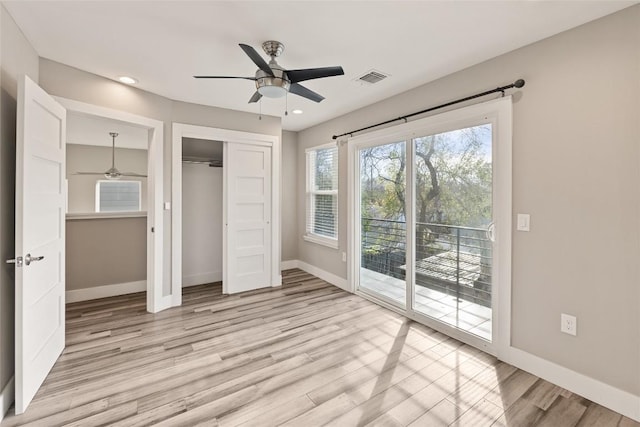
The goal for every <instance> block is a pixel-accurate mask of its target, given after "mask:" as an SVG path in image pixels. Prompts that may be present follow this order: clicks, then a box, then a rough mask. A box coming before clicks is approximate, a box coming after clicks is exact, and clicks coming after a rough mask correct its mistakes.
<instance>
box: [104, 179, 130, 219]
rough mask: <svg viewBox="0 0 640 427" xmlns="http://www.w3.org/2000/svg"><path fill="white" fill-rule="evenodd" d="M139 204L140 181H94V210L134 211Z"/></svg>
mask: <svg viewBox="0 0 640 427" xmlns="http://www.w3.org/2000/svg"><path fill="white" fill-rule="evenodd" d="M140 206H141V203H140V181H102V180H99V181H98V182H97V183H96V212H136V211H139V210H140Z"/></svg>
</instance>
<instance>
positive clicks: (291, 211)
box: [281, 131, 298, 261]
mask: <svg viewBox="0 0 640 427" xmlns="http://www.w3.org/2000/svg"><path fill="white" fill-rule="evenodd" d="M297 152H298V134H297V132H289V131H283V132H282V162H281V165H282V191H281V194H282V205H281V206H282V211H281V212H282V218H281V219H282V225H281V230H282V233H281V234H282V261H288V260H295V259H298V238H297V228H298V212H297V211H296V206H297V200H298V191H297V186H298V184H297V182H298V177H297V174H298V163H297Z"/></svg>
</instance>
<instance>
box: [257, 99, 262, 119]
mask: <svg viewBox="0 0 640 427" xmlns="http://www.w3.org/2000/svg"><path fill="white" fill-rule="evenodd" d="M258 120H262V98H260V114H259V115H258Z"/></svg>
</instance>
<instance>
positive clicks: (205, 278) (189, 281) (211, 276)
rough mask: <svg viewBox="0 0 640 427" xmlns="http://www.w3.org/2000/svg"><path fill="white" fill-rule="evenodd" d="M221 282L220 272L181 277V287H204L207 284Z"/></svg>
mask: <svg viewBox="0 0 640 427" xmlns="http://www.w3.org/2000/svg"><path fill="white" fill-rule="evenodd" d="M220 281H222V271H210V272H208V273H199V274H191V275H189V276H182V287H183V288H186V287H188V286H198V285H206V284H208V283H214V282H220Z"/></svg>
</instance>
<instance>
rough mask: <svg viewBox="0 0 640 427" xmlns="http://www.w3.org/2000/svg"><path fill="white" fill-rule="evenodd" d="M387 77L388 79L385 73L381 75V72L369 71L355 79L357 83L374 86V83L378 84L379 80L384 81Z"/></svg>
mask: <svg viewBox="0 0 640 427" xmlns="http://www.w3.org/2000/svg"><path fill="white" fill-rule="evenodd" d="M387 77H389V75H388V74H385V73H383V72H381V71H377V70H370V71H367V72H366V73H365V74H363V75H362V76H360V77H358V78H357V79H356V81H357V82H364V83H369V84H374V83H378V82H379V81H381V80H384V79H386V78H387Z"/></svg>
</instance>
